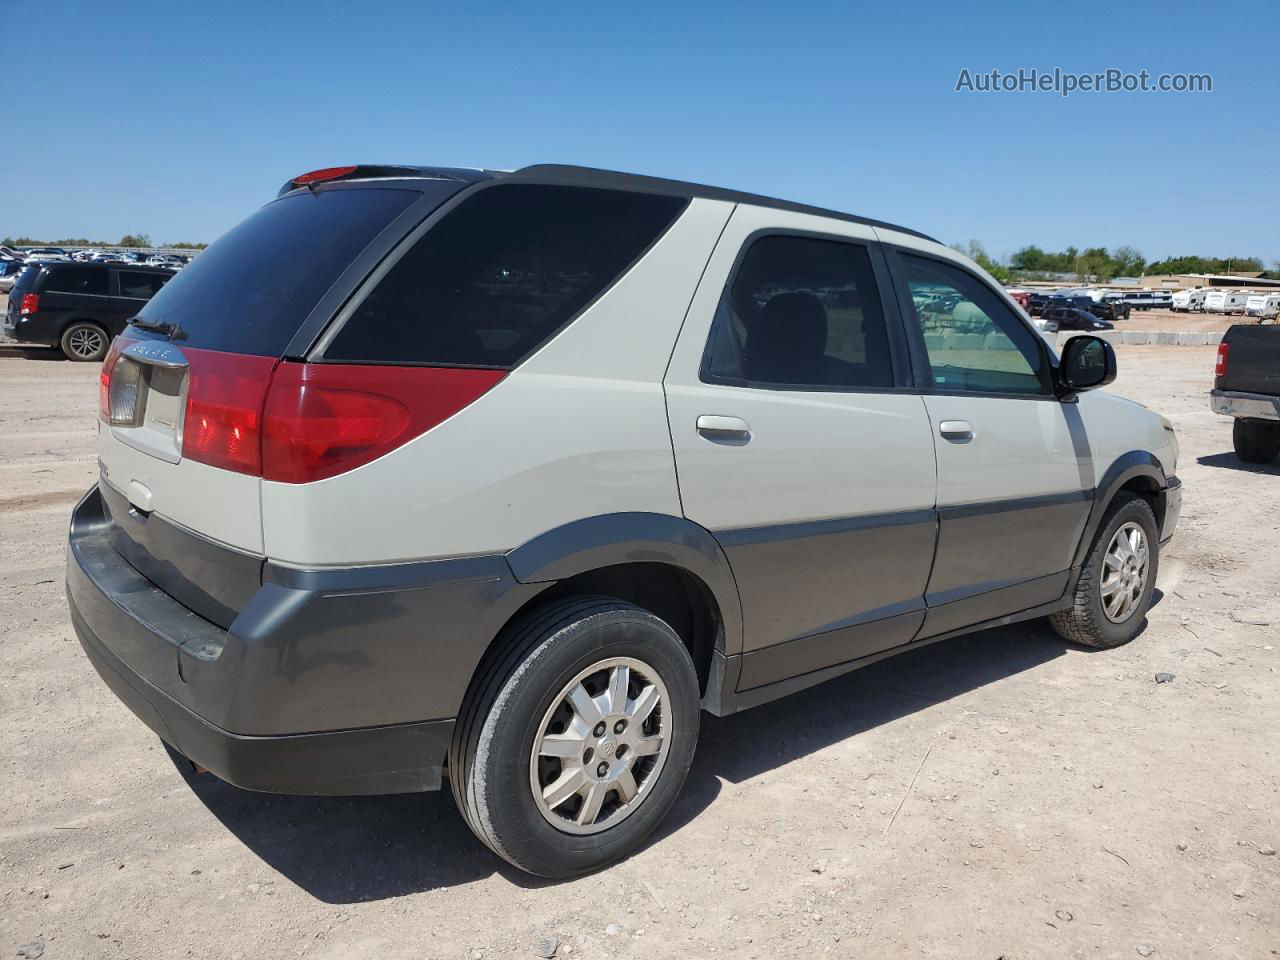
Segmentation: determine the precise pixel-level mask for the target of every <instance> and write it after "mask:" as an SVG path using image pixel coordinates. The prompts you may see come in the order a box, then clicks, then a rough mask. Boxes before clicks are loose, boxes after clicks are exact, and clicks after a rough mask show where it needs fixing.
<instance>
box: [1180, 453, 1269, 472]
mask: <svg viewBox="0 0 1280 960" xmlns="http://www.w3.org/2000/svg"><path fill="white" fill-rule="evenodd" d="M1196 463H1198V464H1200V466H1202V467H1221V468H1223V469H1224V470H1239V471H1241V472H1242V473H1269V474H1273V475H1274V474H1278V473H1280V463H1245V462H1244V461H1243V460H1241V459H1240V458H1239V457H1238V456H1236V455H1235V454H1234V453H1210V454H1208V455H1206V456H1203V457H1196Z"/></svg>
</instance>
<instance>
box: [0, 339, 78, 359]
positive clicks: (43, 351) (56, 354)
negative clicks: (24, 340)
mask: <svg viewBox="0 0 1280 960" xmlns="http://www.w3.org/2000/svg"><path fill="white" fill-rule="evenodd" d="M0 357H26V358H27V359H28V360H65V359H67V358H66V357H64V356H63V355H62V351H61V350H58V349H56V348H54V347H32V346H27V345H25V344H20V343H13V342H5V341H0Z"/></svg>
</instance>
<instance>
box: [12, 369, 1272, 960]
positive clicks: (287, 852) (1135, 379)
mask: <svg viewBox="0 0 1280 960" xmlns="http://www.w3.org/2000/svg"><path fill="white" fill-rule="evenodd" d="M1119 353H1120V365H1121V374H1120V379H1119V381H1118V382H1117V383H1116V384H1115V386H1114V387H1113V389H1114V390H1116V391H1117V392H1119V393H1121V394H1124V395H1127V396H1130V397H1133V398H1135V399H1137V400H1140V401H1142V402H1144V403H1146V404H1148V405H1150V406H1152V407H1154V408H1156V409H1158V410H1160V411H1162V412H1164V413H1165V414H1167V415H1168V416H1170V417H1171V419H1172V420H1173V421H1174V423H1175V424H1176V425H1177V428H1178V431H1179V435H1180V438H1181V443H1182V462H1181V463H1180V464H1179V468H1178V473H1179V474H1180V475H1181V476H1182V478H1183V480H1184V483H1185V498H1186V499H1185V506H1184V512H1183V517H1182V525H1181V529H1180V533H1179V535H1178V537H1177V538H1176V539H1175V540H1174V541H1173V544H1172V546H1171V549H1170V551H1169V552H1168V553H1167V554H1166V555H1165V558H1164V560H1163V563H1162V565H1161V577H1160V584H1159V587H1160V592H1159V593H1158V594H1157V596H1158V603H1157V605H1156V606H1155V607H1154V609H1153V610H1152V612H1151V615H1150V618H1149V626H1148V628H1147V629H1146V631H1145V632H1144V633H1143V634H1142V635H1141V636H1140V637H1139V638H1138V639H1137V640H1136V641H1135V642H1134V643H1132V644H1131V645H1129V646H1128V647H1125V648H1123V649H1120V650H1116V651H1110V652H1086V651H1084V650H1078V649H1074V648H1072V647H1070V646H1067V645H1065V644H1064V643H1062V642H1061V641H1060V640H1058V639H1057V638H1056V637H1055V635H1054V634H1053V633H1052V632H1051V631H1050V630H1049V629H1048V628H1047V627H1045V626H1043V625H1041V624H1029V625H1019V626H1015V627H1009V628H1003V629H1000V630H994V631H988V632H985V633H982V634H978V635H975V636H971V637H967V638H963V639H959V640H952V641H948V642H945V643H941V644H937V645H934V646H931V647H927V648H922V649H920V650H918V651H914V652H912V653H909V654H905V655H903V656H900V657H897V658H895V659H892V660H889V661H886V662H883V663H881V664H877V665H875V666H873V667H870V668H868V669H865V670H862V671H860V672H857V673H854V674H851V675H849V676H846V677H844V678H841V679H839V680H836V681H833V682H830V683H828V684H826V685H824V686H821V687H818V688H816V689H814V690H812V691H809V692H806V693H802V694H799V695H797V696H793V697H791V698H789V699H787V700H784V701H782V702H779V703H776V704H773V705H770V706H766V707H762V708H760V709H759V710H756V711H753V712H750V713H746V714H743V715H741V716H739V717H736V718H731V719H728V720H715V719H713V718H706V719H705V721H704V727H703V736H702V740H701V743H700V747H699V752H698V756H697V758H696V760H695V762H694V768H693V772H692V775H691V778H690V781H689V784H688V786H687V788H686V790H685V794H684V796H683V798H682V800H681V802H680V804H679V805H678V807H677V808H676V812H675V816H674V818H673V820H672V822H671V823H670V824H669V825H668V826H667V827H666V829H665V830H663V831H662V832H661V833H660V834H659V835H658V836H656V837H655V839H654V840H653V842H652V843H651V844H650V845H649V846H648V847H647V848H646V849H645V850H644V851H643V852H642V853H641V854H640V855H638V856H637V857H635V858H634V859H632V860H630V861H628V862H626V863H624V864H622V865H620V866H618V867H615V868H613V869H611V870H608V871H605V872H603V873H601V874H599V875H597V876H593V877H589V878H587V879H583V880H578V881H574V882H569V883H559V884H544V883H537V882H532V881H530V880H529V879H528V878H526V877H524V876H522V875H520V874H517V873H515V872H513V871H510V870H508V869H507V868H506V867H505V866H503V865H502V864H500V863H499V862H498V861H497V860H496V859H495V858H494V857H492V856H490V855H489V854H488V853H487V852H486V851H484V850H483V848H482V847H481V846H480V844H479V843H478V842H477V841H475V840H474V839H473V838H472V837H471V836H470V834H469V833H468V832H467V830H466V828H465V827H464V826H463V824H462V821H461V820H460V818H459V816H458V814H457V812H456V810H455V809H454V806H453V802H452V800H451V798H450V797H449V795H448V794H447V793H442V794H434V795H427V796H408V797H389V798H369V799H353V800H345V799H305V798H294V797H271V796H263V795H255V794H249V793H244V792H241V791H238V790H235V789H233V788H231V787H228V786H226V785H225V784H222V783H220V782H218V781H216V780H213V779H212V778H209V777H203V778H199V779H198V780H195V781H188V780H187V779H186V778H184V776H183V775H182V774H180V772H179V770H178V769H177V768H176V767H175V766H174V765H173V764H172V763H171V762H170V760H169V758H168V757H167V755H166V753H165V751H164V749H163V748H162V747H161V745H160V743H159V742H158V741H157V740H156V739H155V738H154V737H153V736H152V735H151V734H150V733H149V732H148V731H147V730H146V729H145V728H144V727H143V726H142V724H141V723H139V722H138V721H137V720H135V719H134V718H133V716H132V715H131V714H129V713H128V712H127V711H126V710H125V708H124V707H123V706H121V705H120V704H119V703H118V702H117V701H116V700H115V698H114V697H113V696H112V695H111V694H110V693H109V692H108V690H107V689H106V687H105V686H104V685H103V684H102V683H101V682H100V681H99V680H98V677H97V676H96V674H95V673H94V672H93V670H92V668H91V667H90V666H89V664H88V662H87V661H86V660H85V658H84V657H83V655H82V653H81V651H80V648H79V645H78V644H77V643H76V641H75V640H74V638H73V635H72V631H71V628H70V626H69V624H68V620H67V614H66V608H65V604H64V600H63V588H62V578H63V538H64V533H65V527H66V522H67V516H68V513H69V511H70V508H71V506H72V504H73V502H74V501H75V500H76V499H77V498H78V497H79V496H80V495H81V493H82V492H83V491H84V490H85V489H86V488H87V487H88V486H89V485H90V484H91V483H92V482H93V478H94V475H95V459H94V453H93V437H94V431H95V423H94V411H95V404H96V399H97V398H96V375H97V371H96V368H94V367H91V366H85V365H78V364H70V363H66V362H63V361H61V360H59V359H56V358H55V357H54V355H53V354H52V353H51V352H47V351H22V350H17V349H15V348H12V347H0V398H2V399H3V403H2V404H0V436H3V438H4V443H3V445H0V477H2V478H3V480H4V483H3V486H2V489H0V518H2V520H3V522H2V523H0V742H3V744H4V754H3V756H4V763H5V768H6V769H5V773H6V776H5V779H4V785H5V789H4V798H5V802H4V804H3V809H2V810H0V955H5V956H13V955H14V954H15V951H17V950H18V949H19V948H20V946H21V945H23V944H32V943H42V944H43V948H44V956H45V957H46V958H51V960H52V958H59V960H60V958H73V957H74V958H90V957H111V958H117V957H146V958H155V960H160V958H169V957H175V958H176V957H200V958H213V957H217V958H221V957H259V956H271V957H281V956H310V957H326V958H338V957H342V958H350V957H369V956H378V957H386V958H402V957H403V958H415V960H416V958H427V957H448V958H468V960H470V958H476V957H480V958H490V957H509V956H510V957H521V956H524V957H533V956H537V955H538V951H539V948H540V943H541V941H543V939H544V938H554V939H555V940H558V941H559V952H558V954H557V955H558V956H565V955H572V956H575V957H577V956H581V957H608V956H613V957H637V958H639V957H645V958H648V957H668V956H671V957H677V956H678V957H682V958H686V957H707V956H711V955H718V956H732V957H761V958H765V957H774V956H780V955H786V956H796V957H807V956H810V955H813V954H831V955H833V956H849V957H875V958H884V957H905V956H912V957H916V956H925V957H939V958H967V957H979V958H988V960H995V958H997V957H1007V958H1010V960H1013V958H1030V957H1046V958H1050V957H1051V958H1061V957H1128V958H1131V957H1135V956H1155V957H1156V958H1161V957H1197V958H1204V957H1235V958H1257V957H1264V956H1268V955H1276V954H1278V953H1280V857H1277V856H1276V855H1275V853H1274V849H1275V847H1277V846H1280V759H1278V757H1277V752H1278V751H1280V733H1278V731H1280V683H1278V681H1280V674H1278V672H1277V671H1278V670H1280V629H1278V628H1277V627H1278V625H1280V598H1278V597H1277V583H1280V551H1277V549H1276V544H1277V538H1278V537H1280V496H1278V491H1280V487H1278V484H1280V469H1278V468H1274V467H1272V468H1266V469H1256V468H1247V467H1245V466H1244V465H1243V464H1241V463H1240V462H1239V461H1238V460H1237V459H1236V458H1235V456H1234V454H1232V453H1231V443H1230V424H1229V421H1227V420H1225V419H1222V418H1219V417H1216V416H1214V415H1213V414H1212V413H1210V412H1209V410H1208V406H1207V392H1208V390H1209V388H1210V382H1211V371H1212V366H1213V355H1214V350H1213V348H1212V347H1122V348H1120V349H1119ZM1157 671H1168V672H1171V673H1173V674H1175V675H1176V678H1175V679H1174V680H1173V681H1172V682H1170V683H1162V684H1156V683H1155V681H1154V675H1155V674H1156V672H1157ZM541 945H542V946H543V947H549V946H550V945H551V944H550V943H546V944H541ZM29 952H30V953H34V952H36V951H35V949H34V948H31V950H30V951H29ZM544 952H546V951H545V950H544Z"/></svg>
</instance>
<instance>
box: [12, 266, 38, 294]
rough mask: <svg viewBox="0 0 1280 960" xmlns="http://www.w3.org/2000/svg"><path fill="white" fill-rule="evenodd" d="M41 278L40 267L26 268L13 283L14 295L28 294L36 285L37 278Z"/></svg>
mask: <svg viewBox="0 0 1280 960" xmlns="http://www.w3.org/2000/svg"><path fill="white" fill-rule="evenodd" d="M38 276H40V268H39V267H28V266H24V267H23V268H22V272H21V273H20V274H18V279H17V280H15V281H14V282H13V292H14V294H19V293H27V292H28V291H30V290H31V288H32V287H34V286H35V285H36V278H37V277H38Z"/></svg>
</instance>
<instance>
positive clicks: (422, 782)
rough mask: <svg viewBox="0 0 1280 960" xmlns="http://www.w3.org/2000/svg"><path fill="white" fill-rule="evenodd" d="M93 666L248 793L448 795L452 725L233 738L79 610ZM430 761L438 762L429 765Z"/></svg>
mask: <svg viewBox="0 0 1280 960" xmlns="http://www.w3.org/2000/svg"><path fill="white" fill-rule="evenodd" d="M71 621H72V623H73V624H74V625H75V630H76V635H77V636H78V637H79V638H80V645H81V646H82V647H84V652H85V653H86V654H87V655H88V657H89V662H90V663H92V664H93V666H94V669H95V670H97V671H98V674H99V676H101V677H102V679H103V680H104V681H106V684H107V686H108V687H110V688H111V691H112V692H113V693H114V694H115V695H116V696H117V697H118V698H119V699H120V701H121V702H122V703H123V704H124V705H125V706H126V707H128V708H129V709H130V710H132V711H133V713H134V714H135V715H136V716H137V717H138V719H140V720H141V721H142V722H143V723H145V724H146V725H147V726H148V727H150V728H151V730H152V731H153V732H154V733H155V734H156V735H158V736H159V737H160V739H162V740H163V741H164V742H165V743H167V744H169V746H171V747H173V748H174V749H175V750H177V751H178V752H179V753H181V754H182V755H183V756H185V757H187V759H189V760H191V761H192V762H193V763H195V764H197V765H199V766H201V767H203V768H204V769H206V770H208V771H209V772H210V773H213V774H215V775H216V776H218V777H219V778H220V779H222V780H225V781H227V782H228V783H230V784H234V785H235V786H237V787H242V788H244V789H246V790H262V791H267V792H270V793H298V794H324V795H333V796H347V795H356V794H376V793H408V792H413V791H418V790H437V789H439V788H440V779H441V764H440V762H439V760H440V759H441V758H443V757H444V756H445V754H446V752H447V751H448V749H449V742H450V740H451V739H452V737H453V725H454V721H452V720H434V721H428V722H425V723H411V724H402V725H397V726H391V727H373V728H369V729H364V730H341V731H336V732H332V733H310V734H299V735H294V736H276V737H249V736H241V735H239V734H234V733H229V732H227V731H226V730H223V729H222V728H221V727H216V726H214V725H213V724H211V723H209V721H207V720H205V719H204V718H203V717H200V716H198V715H196V714H195V713H193V712H192V711H191V710H188V709H187V708H186V707H184V706H183V705H182V704H180V703H178V701H176V700H174V699H173V698H172V697H170V696H169V695H168V694H166V693H165V692H164V691H163V690H161V689H159V688H158V687H156V686H153V685H152V684H151V683H149V682H148V681H147V680H146V679H145V678H143V677H142V676H141V675H140V674H139V673H138V672H137V671H135V670H133V669H131V668H130V667H129V666H128V665H127V664H126V663H125V662H124V661H123V660H121V659H120V658H119V657H117V656H116V655H115V654H113V653H112V652H111V651H110V650H109V649H107V647H106V645H105V644H104V643H103V642H102V641H101V640H100V639H99V638H98V635H97V634H96V633H95V632H94V631H93V629H92V628H91V627H90V626H89V625H88V623H87V622H86V621H85V619H84V617H83V616H82V615H81V614H80V612H79V610H78V609H77V608H76V605H75V602H74V600H73V601H72V604H71ZM428 757H434V758H437V762H434V763H428V764H425V765H424V763H423V760H424V759H425V758H428Z"/></svg>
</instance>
